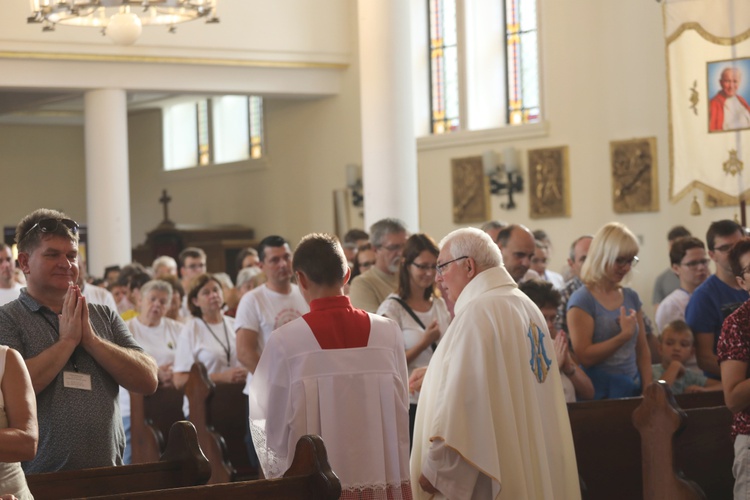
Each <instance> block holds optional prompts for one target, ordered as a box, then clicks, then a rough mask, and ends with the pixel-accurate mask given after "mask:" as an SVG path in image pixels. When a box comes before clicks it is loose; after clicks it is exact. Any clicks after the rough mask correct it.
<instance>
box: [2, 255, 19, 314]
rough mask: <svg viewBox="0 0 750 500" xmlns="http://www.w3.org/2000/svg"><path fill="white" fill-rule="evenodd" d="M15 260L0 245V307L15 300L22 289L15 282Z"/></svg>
mask: <svg viewBox="0 0 750 500" xmlns="http://www.w3.org/2000/svg"><path fill="white" fill-rule="evenodd" d="M15 269H16V260H15V259H14V258H13V252H11V251H10V247H9V246H8V245H6V244H5V243H0V306H2V305H4V304H7V303H8V302H10V301H11V300H16V299H17V298H18V296H19V295H20V294H21V288H23V287H22V286H21V285H20V284H19V283H18V282H17V281H16V280H15Z"/></svg>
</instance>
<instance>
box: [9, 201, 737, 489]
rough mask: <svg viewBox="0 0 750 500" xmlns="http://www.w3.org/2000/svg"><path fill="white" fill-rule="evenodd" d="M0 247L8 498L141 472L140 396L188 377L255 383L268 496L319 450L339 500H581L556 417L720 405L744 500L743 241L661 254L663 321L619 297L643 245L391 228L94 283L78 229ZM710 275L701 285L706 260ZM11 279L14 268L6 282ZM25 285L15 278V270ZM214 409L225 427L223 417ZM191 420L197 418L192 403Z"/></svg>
mask: <svg viewBox="0 0 750 500" xmlns="http://www.w3.org/2000/svg"><path fill="white" fill-rule="evenodd" d="M15 241H16V244H17V251H18V253H17V257H14V255H13V253H12V249H11V247H10V246H8V245H4V244H0V305H2V307H0V498H1V499H6V498H19V499H26V498H31V494H30V492H29V490H28V488H27V487H26V481H25V479H24V475H25V474H35V473H40V472H53V471H62V470H74V469H83V468H92V467H102V466H115V465H123V464H128V463H130V458H131V445H130V424H131V422H130V398H129V394H130V393H131V392H133V393H139V394H152V393H154V392H155V391H156V390H157V388H175V389H178V390H181V389H183V388H184V387H185V385H186V383H187V381H188V376H189V373H190V370H191V367H192V365H193V364H194V363H196V362H200V363H202V364H203V365H204V366H205V368H206V372H207V373H208V376H209V378H210V379H211V381H212V382H213V383H215V384H244V387H245V388H244V394H245V395H246V398H247V399H246V401H247V404H245V405H244V408H237V409H231V411H236V412H237V418H239V419H244V421H245V422H246V423H247V435H246V441H245V446H246V448H247V453H248V457H249V460H250V462H251V463H252V464H253V465H255V466H257V467H259V468H260V469H261V470H262V474H263V475H264V476H265V477H267V478H272V477H280V476H281V475H282V474H283V473H284V471H285V470H286V469H287V467H288V466H289V464H290V463H291V459H292V457H293V454H294V447H295V444H296V442H297V439H298V438H299V437H300V436H302V435H304V434H318V435H320V436H321V437H322V438H323V440H324V442H325V443H326V448H327V451H328V458H329V461H330V463H331V466H332V468H333V470H334V471H335V472H336V474H337V475H338V476H339V478H340V480H341V483H342V497H341V498H345V499H347V498H373V499H376V498H384V499H385V498H388V499H391V498H404V499H407V498H409V499H410V498H425V499H427V498H433V495H435V498H454V499H463V498H467V499H468V498H476V499H480V498H481V499H483V498H498V497H500V498H514V499H520V498H545V499H546V498H565V499H568V498H573V499H575V498H580V496H581V492H580V484H579V480H578V473H577V469H576V458H575V450H574V447H573V439H572V434H571V428H570V422H569V420H568V414H567V410H566V403H571V402H576V401H584V400H599V399H611V398H624V397H637V396H639V395H641V394H642V393H643V391H644V390H645V389H646V387H648V386H649V385H650V384H651V383H652V381H655V380H663V381H664V382H666V383H667V384H668V385H669V386H670V388H671V389H672V392H673V393H674V394H681V393H690V392H703V391H723V392H724V396H725V401H726V405H727V407H729V409H730V410H731V411H732V412H733V413H734V422H733V426H732V429H731V432H732V435H733V436H736V439H735V455H736V458H735V468H734V470H733V473H734V475H735V478H736V484H735V498H739V497H740V496H739V495H741V494H744V493H746V492H750V473H749V472H748V467H747V464H748V463H749V462H748V461H750V446H749V445H750V389H749V388H750V382H748V366H749V365H748V363H750V302H748V298H750V295H749V293H748V292H750V237H748V236H747V235H746V232H745V230H744V229H743V228H742V227H741V226H740V225H739V224H737V223H736V222H734V221H731V220H721V221H717V222H714V223H712V224H711V225H710V227H709V228H707V233H706V235H705V240H701V239H699V238H698V237H695V236H693V235H691V234H690V233H689V231H687V229H685V228H684V227H681V226H678V227H675V228H672V229H671V230H670V231H669V232H668V234H667V242H668V247H667V248H666V249H665V252H664V254H665V255H648V257H647V258H649V259H660V260H664V262H665V263H666V257H668V258H669V266H668V267H667V268H666V269H665V271H664V272H663V273H662V274H660V275H659V276H658V277H657V278H656V281H655V284H654V292H653V297H651V299H652V303H653V305H654V307H655V309H654V310H655V314H654V318H653V320H654V321H652V320H651V318H649V317H648V315H647V314H646V313H645V311H644V308H643V301H644V300H646V298H645V297H639V295H638V293H636V291H635V290H633V289H632V288H629V287H628V286H627V283H628V278H629V277H630V275H631V274H632V273H633V269H634V268H635V266H636V265H637V264H638V261H639V259H641V258H646V256H644V255H640V246H639V242H638V238H637V237H636V236H635V235H634V234H633V232H632V231H631V230H630V229H629V228H628V227H626V226H625V225H623V224H621V223H618V222H611V223H608V224H606V225H604V226H603V227H601V228H599V229H598V230H597V231H596V232H595V233H594V234H581V235H575V238H573V239H572V241H570V242H559V243H558V244H559V245H562V244H564V245H567V247H562V246H561V247H560V248H566V250H568V255H567V259H566V261H567V265H566V266H565V269H559V271H560V272H555V271H554V270H552V269H549V267H548V264H549V262H550V260H551V254H552V253H553V251H554V250H555V248H554V247H553V245H552V242H551V241H550V239H549V237H548V235H547V233H546V232H545V231H544V230H541V229H540V230H536V231H531V230H530V229H529V228H527V227H525V226H523V225H520V224H507V223H504V222H500V221H491V222H488V223H486V224H485V225H484V226H483V227H482V228H481V229H480V228H463V229H458V230H456V231H453V232H451V233H450V234H448V235H446V236H444V237H443V238H442V240H440V241H439V242H438V241H436V240H435V239H433V238H432V237H431V236H430V235H427V234H424V233H414V234H410V232H409V228H407V227H406V226H405V225H404V224H403V223H402V222H401V221H399V220H398V219H383V220H381V221H378V222H376V223H375V224H373V225H372V226H371V227H370V228H369V232H365V231H363V230H360V229H354V230H351V231H349V232H348V233H347V234H346V235H344V236H343V238H342V239H341V241H339V240H338V239H337V238H336V237H334V236H330V235H325V234H317V233H313V234H310V235H308V236H306V237H304V238H303V239H302V240H301V241H300V242H299V243H298V244H297V245H292V244H290V242H289V241H287V240H286V239H284V238H283V237H282V236H278V235H270V236H267V237H265V238H263V239H262V240H261V241H260V242H259V243H258V245H257V247H256V248H247V249H244V250H242V251H241V252H240V253H239V254H238V255H237V259H236V262H235V266H234V267H235V269H236V275H234V276H230V275H229V274H227V273H226V272H224V271H225V270H221V269H208V268H207V258H206V253H205V252H204V251H203V250H201V249H200V248H195V247H189V248H186V249H184V250H183V251H182V252H181V253H180V254H179V255H177V256H175V257H176V258H173V257H170V256H160V257H158V258H157V259H156V260H154V262H153V263H152V264H151V265H150V266H148V267H146V266H143V265H142V264H139V263H129V264H127V265H123V266H122V267H120V266H112V267H110V268H107V269H106V270H105V272H104V274H103V276H102V278H101V279H94V278H91V277H88V276H86V274H85V263H84V262H82V259H81V258H80V256H79V254H78V224H77V223H76V222H75V221H73V220H71V219H70V218H69V217H67V216H66V215H65V214H63V213H61V212H57V211H54V210H47V209H40V210H36V211H34V212H32V213H31V214H29V215H27V216H26V217H24V219H23V220H21V221H20V222H19V224H18V227H17V230H16V236H15ZM712 261H713V265H714V267H715V271H714V273H711V262H712ZM16 262H17V264H16ZM17 271H20V272H17ZM227 411H230V410H229V409H228V410H227ZM183 413H184V415H185V416H186V417H188V418H189V407H188V405H187V399H186V400H185V406H184V408H183Z"/></svg>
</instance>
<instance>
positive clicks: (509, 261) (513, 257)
mask: <svg viewBox="0 0 750 500" xmlns="http://www.w3.org/2000/svg"><path fill="white" fill-rule="evenodd" d="M497 245H498V246H499V247H500V252H501V253H502V254H503V262H504V263H505V268H506V269H507V270H508V272H509V273H510V275H511V277H512V278H513V279H514V280H515V282H516V283H519V282H520V281H521V279H522V278H523V276H524V275H525V274H526V271H528V270H529V267H530V266H531V258H532V257H533V256H534V252H535V251H536V242H535V240H534V235H533V234H532V233H531V231H529V229H528V228H527V227H526V226H522V225H520V224H511V225H510V226H508V227H506V228H504V229H503V230H502V231H500V233H499V234H498V235H497Z"/></svg>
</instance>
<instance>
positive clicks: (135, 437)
mask: <svg viewBox="0 0 750 500" xmlns="http://www.w3.org/2000/svg"><path fill="white" fill-rule="evenodd" d="M183 397H184V395H183V393H182V391H178V390H177V389H175V388H168V389H164V388H159V389H158V390H157V391H156V392H155V393H154V394H152V395H150V396H143V395H142V394H136V393H133V392H131V393H130V447H131V453H132V459H131V463H133V464H145V463H149V462H156V461H158V460H159V457H160V456H161V454H162V453H163V452H164V450H165V448H166V445H167V439H166V436H168V435H169V429H170V428H171V427H172V424H174V423H175V422H178V421H180V420H185V416H184V415H183V413H182V402H183Z"/></svg>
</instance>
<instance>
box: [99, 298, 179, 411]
mask: <svg viewBox="0 0 750 500" xmlns="http://www.w3.org/2000/svg"><path fill="white" fill-rule="evenodd" d="M86 288H89V287H86ZM105 291H106V290H105ZM113 302H114V300H113ZM126 323H127V325H128V329H129V330H130V333H132V334H133V338H134V339H135V341H136V342H138V344H139V345H140V346H141V347H143V350H144V351H146V354H148V355H150V356H152V357H153V358H154V359H155V360H156V364H157V365H158V366H164V365H167V364H169V363H174V358H175V353H176V352H177V339H178V338H179V337H180V334H181V333H182V326H183V325H182V324H181V323H178V322H177V321H175V320H173V319H169V318H162V320H161V322H160V323H159V324H158V325H156V326H147V325H144V324H143V323H141V322H140V321H138V318H137V317H136V318H133V319H131V320H130V321H127V322H126ZM120 413H122V416H124V417H127V416H128V415H130V393H129V392H128V391H127V390H126V389H123V388H122V387H120Z"/></svg>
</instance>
